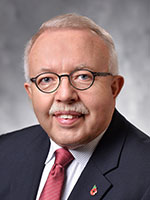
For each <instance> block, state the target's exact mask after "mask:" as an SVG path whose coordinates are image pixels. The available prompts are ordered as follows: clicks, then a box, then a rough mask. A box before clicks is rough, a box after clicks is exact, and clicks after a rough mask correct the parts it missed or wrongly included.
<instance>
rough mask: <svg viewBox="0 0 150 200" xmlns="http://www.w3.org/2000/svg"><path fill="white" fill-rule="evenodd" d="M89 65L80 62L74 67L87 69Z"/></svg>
mask: <svg viewBox="0 0 150 200" xmlns="http://www.w3.org/2000/svg"><path fill="white" fill-rule="evenodd" d="M89 68H90V66H88V65H86V64H80V65H77V66H75V69H89Z"/></svg>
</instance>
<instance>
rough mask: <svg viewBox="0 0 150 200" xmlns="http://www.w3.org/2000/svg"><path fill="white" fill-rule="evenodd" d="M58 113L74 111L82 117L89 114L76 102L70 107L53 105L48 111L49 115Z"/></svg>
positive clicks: (58, 104)
mask: <svg viewBox="0 0 150 200" xmlns="http://www.w3.org/2000/svg"><path fill="white" fill-rule="evenodd" d="M59 111H67V112H68V111H75V112H78V113H81V114H84V115H86V114H88V113H89V110H88V109H87V108H86V107H85V106H84V105H83V104H82V103H79V102H78V103H74V104H71V105H66V104H61V103H54V104H52V106H51V108H50V110H49V114H50V115H53V114H54V113H55V112H59Z"/></svg>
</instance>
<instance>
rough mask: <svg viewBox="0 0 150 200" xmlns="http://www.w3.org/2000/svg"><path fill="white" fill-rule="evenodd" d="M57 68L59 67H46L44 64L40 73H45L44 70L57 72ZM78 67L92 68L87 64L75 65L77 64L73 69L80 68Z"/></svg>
mask: <svg viewBox="0 0 150 200" xmlns="http://www.w3.org/2000/svg"><path fill="white" fill-rule="evenodd" d="M56 69H57V67H45V66H43V67H42V68H41V69H40V70H39V72H38V74H40V73H44V72H55V71H56ZM78 69H91V67H90V66H88V65H87V64H79V65H75V66H74V67H73V69H72V71H74V70H78Z"/></svg>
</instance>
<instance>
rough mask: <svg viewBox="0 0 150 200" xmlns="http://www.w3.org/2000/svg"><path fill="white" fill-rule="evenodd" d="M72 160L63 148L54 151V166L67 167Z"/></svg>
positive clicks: (71, 156)
mask: <svg viewBox="0 0 150 200" xmlns="http://www.w3.org/2000/svg"><path fill="white" fill-rule="evenodd" d="M73 159H74V157H73V155H72V154H71V153H70V152H69V151H68V150H67V149H64V148H61V149H57V150H56V151H55V164H56V165H57V164H58V165H61V166H62V167H65V166H67V165H68V164H69V163H70V162H71V161H72V160H73Z"/></svg>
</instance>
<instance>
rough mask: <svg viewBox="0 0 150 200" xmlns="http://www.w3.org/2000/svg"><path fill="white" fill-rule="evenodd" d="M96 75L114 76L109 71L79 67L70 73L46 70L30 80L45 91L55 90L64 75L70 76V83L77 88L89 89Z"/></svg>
mask: <svg viewBox="0 0 150 200" xmlns="http://www.w3.org/2000/svg"><path fill="white" fill-rule="evenodd" d="M96 76H101V77H105V76H112V74H111V73H109V72H92V71H90V70H88V69H77V70H75V71H73V72H71V73H70V74H62V75H58V74H56V73H54V72H44V73H42V74H39V75H37V76H36V77H34V78H31V79H30V81H32V82H33V83H35V85H36V87H37V88H38V89H39V90H40V91H41V92H44V93H52V92H55V91H56V90H57V89H58V87H59V85H60V83H61V78H62V77H68V79H69V82H70V84H71V85H72V87H74V88H75V89H77V90H87V89H88V88H90V87H91V86H92V85H93V83H94V81H95V77H96Z"/></svg>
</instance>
